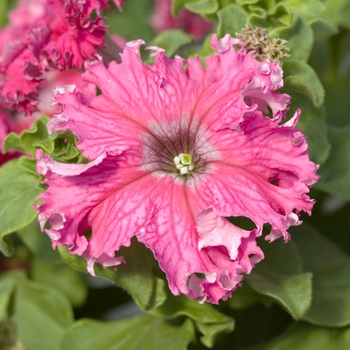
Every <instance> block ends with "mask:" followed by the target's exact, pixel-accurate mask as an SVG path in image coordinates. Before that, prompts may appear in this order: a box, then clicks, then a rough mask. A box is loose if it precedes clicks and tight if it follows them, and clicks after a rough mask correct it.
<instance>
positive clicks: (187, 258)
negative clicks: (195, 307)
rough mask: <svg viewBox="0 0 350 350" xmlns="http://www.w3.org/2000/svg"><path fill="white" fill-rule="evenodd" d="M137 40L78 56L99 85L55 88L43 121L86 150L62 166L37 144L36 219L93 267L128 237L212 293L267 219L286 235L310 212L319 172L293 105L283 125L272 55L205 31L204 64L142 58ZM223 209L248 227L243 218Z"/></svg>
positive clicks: (218, 291) (174, 273)
mask: <svg viewBox="0 0 350 350" xmlns="http://www.w3.org/2000/svg"><path fill="white" fill-rule="evenodd" d="M141 44H143V41H141V40H137V41H132V42H129V43H127V44H126V47H125V49H124V52H123V54H122V63H121V64H118V63H116V62H112V63H111V64H110V65H109V67H108V68H106V67H104V65H103V64H102V62H101V61H95V62H91V63H89V64H86V70H87V71H86V73H85V74H84V76H85V79H86V80H87V81H89V82H91V83H94V84H96V86H98V87H99V89H100V90H101V92H102V93H101V94H100V95H99V96H94V95H92V94H91V93H85V92H84V91H83V90H81V89H79V88H76V87H75V86H73V85H70V86H65V87H64V86H62V87H60V88H58V89H57V90H56V94H55V102H56V103H57V104H59V105H60V106H61V108H62V110H61V112H60V113H57V114H56V115H55V116H54V117H53V119H51V121H50V122H49V124H48V130H49V132H52V131H53V130H55V131H59V130H67V129H71V130H72V131H73V132H74V134H76V135H77V136H78V139H79V141H78V145H77V146H78V147H79V148H80V149H81V150H82V153H83V155H84V156H85V157H87V158H89V159H91V160H92V161H91V162H90V163H88V164H61V163H58V162H56V161H54V160H53V159H51V158H50V157H49V156H48V155H45V156H43V154H42V152H41V151H39V152H38V154H37V160H38V163H37V171H38V172H39V173H41V174H43V175H45V177H46V178H45V180H44V183H45V184H47V185H48V189H47V190H46V192H45V193H43V194H42V195H40V196H39V197H38V198H41V199H42V200H43V202H42V204H41V205H40V206H39V207H37V209H38V211H39V222H40V225H41V228H42V230H43V231H45V232H46V233H47V234H48V235H49V237H50V238H51V240H52V242H53V247H56V246H57V245H65V246H67V247H68V248H69V250H70V252H71V253H72V254H78V255H81V256H83V257H84V258H85V259H86V260H87V262H88V271H89V272H90V273H91V274H92V275H94V264H95V263H99V264H101V265H102V266H103V267H107V266H113V267H116V266H117V265H118V264H121V263H124V259H123V257H122V256H118V250H119V248H120V247H121V246H129V245H130V239H131V238H132V237H133V236H136V237H137V239H138V240H139V241H140V242H142V243H144V244H145V245H146V246H147V247H148V248H149V249H151V250H152V252H153V254H154V256H155V258H156V259H157V260H158V262H159V265H160V267H161V269H162V270H163V271H165V273H166V276H167V279H168V282H169V287H170V289H171V291H172V292H173V293H174V294H175V295H178V294H179V293H184V294H186V295H188V296H190V297H191V298H195V299H198V300H201V301H202V302H204V301H208V302H211V303H218V302H219V300H220V299H223V300H225V299H227V298H228V297H229V296H230V295H231V293H232V291H233V290H235V289H236V288H237V287H238V286H239V285H240V284H241V281H242V279H243V274H248V273H250V272H251V270H252V268H253V267H254V265H255V264H256V263H257V262H259V261H260V260H261V259H262V258H263V257H264V255H263V252H262V251H261V249H260V248H259V247H258V246H257V244H256V237H258V236H260V235H261V233H262V226H263V225H264V224H265V223H269V224H270V225H271V226H272V230H271V233H270V235H269V236H268V237H267V239H269V240H271V241H272V240H274V239H275V238H278V237H280V236H283V237H284V239H285V241H287V240H288V239H289V238H290V237H289V234H288V232H287V230H288V228H289V226H290V225H297V224H298V223H299V220H298V213H299V212H300V211H306V212H307V213H309V214H310V212H311V209H312V206H313V201H312V200H310V198H309V197H308V196H307V192H308V191H309V188H308V186H310V185H312V184H313V183H315V182H316V181H317V179H318V176H317V175H316V174H315V170H316V166H315V164H314V163H312V162H311V161H310V160H309V157H308V151H307V143H306V140H305V137H304V135H303V134H302V133H301V132H300V131H299V130H298V129H296V128H295V124H296V122H297V121H298V118H299V114H300V112H299V111H297V112H296V113H295V115H294V117H293V118H292V119H290V120H289V121H287V122H285V123H284V124H281V120H282V118H283V117H284V116H285V113H286V111H287V109H288V105H289V96H288V95H285V94H279V93H276V92H275V90H277V89H279V88H280V87H282V85H283V81H282V69H281V67H280V66H279V65H278V64H277V63H270V62H267V61H265V62H258V61H257V60H256V59H255V58H253V56H252V52H249V53H246V51H245V48H244V43H243V42H242V41H240V40H238V39H233V38H231V37H230V36H229V35H226V36H225V37H224V38H222V39H220V40H217V39H216V36H215V35H214V36H213V38H212V46H213V48H214V49H215V50H216V51H217V53H218V55H216V56H211V57H209V58H208V59H207V60H206V68H205V69H204V68H203V67H202V65H201V63H200V59H199V58H195V59H188V60H185V59H182V58H179V57H177V58H175V59H170V58H168V57H167V56H166V55H165V54H164V50H162V49H160V48H157V47H151V48H149V49H152V50H155V53H154V54H153V56H154V57H155V63H154V64H153V65H146V64H144V63H143V62H142V61H141V58H140V45H141ZM269 111H271V114H272V115H271V117H269V116H268V113H269ZM230 216H234V217H239V216H244V217H247V218H249V219H251V220H252V221H253V222H254V223H255V225H256V228H255V229H253V230H251V231H249V230H243V229H241V228H239V227H237V226H235V225H234V224H232V223H231V222H229V221H228V220H227V217H230ZM47 223H49V226H46V225H47ZM90 228H91V229H92V235H91V236H90V237H88V236H85V235H84V233H85V232H86V230H88V229H90ZM116 252H117V255H116ZM128 263H132V261H130V262H128Z"/></svg>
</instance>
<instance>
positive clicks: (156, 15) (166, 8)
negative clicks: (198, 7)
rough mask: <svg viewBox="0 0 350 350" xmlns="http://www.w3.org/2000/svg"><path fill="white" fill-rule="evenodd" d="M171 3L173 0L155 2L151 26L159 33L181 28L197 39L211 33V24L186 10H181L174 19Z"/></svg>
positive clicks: (157, 0)
mask: <svg viewBox="0 0 350 350" xmlns="http://www.w3.org/2000/svg"><path fill="white" fill-rule="evenodd" d="M171 3H172V0H156V1H155V4H154V6H155V7H154V12H153V14H152V18H151V25H152V27H153V28H154V29H155V30H156V31H157V32H162V31H163V30H166V29H175V28H179V29H182V30H184V31H186V32H188V33H189V34H191V35H193V36H194V37H195V38H196V39H201V38H203V36H204V35H206V34H208V33H209V32H210V30H211V29H212V27H213V24H212V23H211V22H209V21H206V20H205V19H203V18H202V17H200V16H199V15H197V14H195V13H192V12H190V11H188V10H186V9H183V10H181V12H180V14H179V15H178V16H177V17H173V15H172V13H171Z"/></svg>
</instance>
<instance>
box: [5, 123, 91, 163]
mask: <svg viewBox="0 0 350 350" xmlns="http://www.w3.org/2000/svg"><path fill="white" fill-rule="evenodd" d="M48 121H49V118H47V117H41V118H40V119H37V120H36V121H35V122H34V123H33V125H32V127H31V128H30V129H28V130H25V131H23V132H22V133H21V134H20V135H18V134H16V133H14V132H11V133H10V134H9V135H8V136H7V137H6V139H5V141H4V152H7V151H8V150H10V149H15V150H17V151H19V152H24V153H28V154H32V155H33V156H35V153H36V151H37V150H38V149H42V150H43V151H44V152H45V153H49V154H50V155H51V156H52V157H53V158H54V159H55V160H57V161H58V162H62V163H70V162H75V163H82V162H86V159H84V158H83V157H82V156H81V151H80V150H79V149H78V148H77V147H76V145H75V144H76V136H75V135H73V134H72V132H71V131H65V132H60V133H53V134H52V135H49V134H48V132H47V128H46V125H47V122H48Z"/></svg>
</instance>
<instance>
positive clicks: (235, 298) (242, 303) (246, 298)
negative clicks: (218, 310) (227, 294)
mask: <svg viewBox="0 0 350 350" xmlns="http://www.w3.org/2000/svg"><path fill="white" fill-rule="evenodd" d="M273 302H274V299H272V298H270V297H269V296H267V295H264V294H260V293H258V292H257V291H256V290H254V289H253V288H252V287H250V286H249V284H248V283H246V282H243V286H242V287H240V288H237V289H236V290H235V291H234V292H233V293H232V297H231V298H230V299H228V300H227V303H228V305H229V306H230V307H232V308H233V309H245V308H247V307H249V306H251V305H253V304H255V303H262V304H263V305H264V306H265V307H270V306H271V305H272V304H273Z"/></svg>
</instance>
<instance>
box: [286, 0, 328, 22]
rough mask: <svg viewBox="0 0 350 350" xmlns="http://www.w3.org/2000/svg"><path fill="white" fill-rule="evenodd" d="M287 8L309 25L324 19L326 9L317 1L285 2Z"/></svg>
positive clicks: (294, 0) (296, 0)
mask: <svg viewBox="0 0 350 350" xmlns="http://www.w3.org/2000/svg"><path fill="white" fill-rule="evenodd" d="M285 2H286V4H287V5H288V6H289V8H290V9H291V10H293V11H295V12H297V13H298V14H299V15H300V16H302V17H304V18H305V19H306V20H307V21H308V22H309V23H312V22H315V21H317V20H319V19H322V18H324V17H325V14H326V7H325V5H324V4H323V3H322V2H321V1H319V0H287V1H285Z"/></svg>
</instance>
